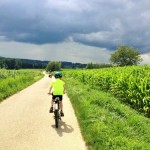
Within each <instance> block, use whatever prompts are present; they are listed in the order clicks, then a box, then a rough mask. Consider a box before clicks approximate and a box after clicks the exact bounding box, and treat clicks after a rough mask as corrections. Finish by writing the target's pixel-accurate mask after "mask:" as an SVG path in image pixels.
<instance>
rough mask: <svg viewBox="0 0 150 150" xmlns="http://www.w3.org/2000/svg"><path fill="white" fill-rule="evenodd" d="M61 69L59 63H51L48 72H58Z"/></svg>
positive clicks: (47, 67)
mask: <svg viewBox="0 0 150 150" xmlns="http://www.w3.org/2000/svg"><path fill="white" fill-rule="evenodd" d="M60 69H61V63H60V62H57V61H52V62H49V63H48V64H47V66H46V71H57V70H60Z"/></svg>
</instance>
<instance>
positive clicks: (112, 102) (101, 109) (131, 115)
mask: <svg viewBox="0 0 150 150" xmlns="http://www.w3.org/2000/svg"><path fill="white" fill-rule="evenodd" d="M64 81H65V82H66V86H67V91H68V96H69V98H70V100H71V102H72V105H73V107H74V110H75V113H76V116H77V118H78V121H79V124H80V127H81V132H82V134H83V137H84V139H85V141H86V144H87V146H88V148H89V150H150V128H149V127H150V119H148V118H145V117H144V116H142V115H140V114H138V113H137V112H136V111H135V110H132V109H131V108H129V107H128V106H126V105H124V104H122V103H121V102H120V101H119V100H117V99H116V98H114V97H113V96H112V95H110V94H108V93H105V92H102V91H98V90H95V89H91V88H90V87H89V86H88V85H83V84H82V83H80V82H79V81H77V80H74V79H73V78H70V79H69V78H67V79H64Z"/></svg>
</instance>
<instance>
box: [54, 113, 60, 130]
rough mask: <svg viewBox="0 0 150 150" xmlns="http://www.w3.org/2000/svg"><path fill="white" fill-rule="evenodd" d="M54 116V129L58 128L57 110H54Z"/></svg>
mask: <svg viewBox="0 0 150 150" xmlns="http://www.w3.org/2000/svg"><path fill="white" fill-rule="evenodd" d="M54 114H55V126H56V128H58V121H59V118H58V117H59V116H58V115H59V114H58V110H55V111H54Z"/></svg>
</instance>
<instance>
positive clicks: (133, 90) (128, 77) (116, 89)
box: [64, 66, 150, 117]
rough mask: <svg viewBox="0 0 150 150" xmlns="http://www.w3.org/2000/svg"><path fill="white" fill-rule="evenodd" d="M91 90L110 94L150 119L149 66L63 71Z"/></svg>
mask: <svg viewBox="0 0 150 150" xmlns="http://www.w3.org/2000/svg"><path fill="white" fill-rule="evenodd" d="M64 75H65V76H67V77H73V78H74V79H78V80H79V81H80V82H83V83H84V84H89V85H90V86H91V87H92V88H98V89H100V90H104V91H108V92H111V93H112V94H113V95H115V96H117V97H118V98H119V99H120V100H122V101H123V102H125V103H128V104H130V105H131V106H132V107H133V108H135V109H137V110H139V111H140V112H144V113H145V114H146V115H147V116H149V117H150V66H130V67H114V68H104V69H95V70H70V71H64Z"/></svg>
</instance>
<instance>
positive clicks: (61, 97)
mask: <svg viewBox="0 0 150 150" xmlns="http://www.w3.org/2000/svg"><path fill="white" fill-rule="evenodd" d="M56 97H59V100H60V101H62V99H63V96H62V95H53V94H52V99H53V100H54V99H55V98H56Z"/></svg>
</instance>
